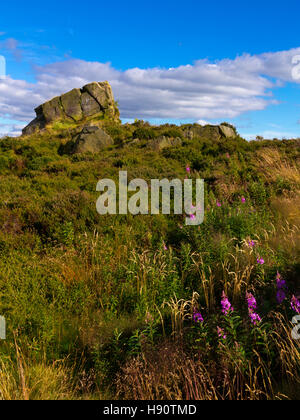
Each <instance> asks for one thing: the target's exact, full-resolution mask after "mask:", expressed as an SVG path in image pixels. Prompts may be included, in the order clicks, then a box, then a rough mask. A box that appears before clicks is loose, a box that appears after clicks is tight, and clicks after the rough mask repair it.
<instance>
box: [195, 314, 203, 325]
mask: <svg viewBox="0 0 300 420" xmlns="http://www.w3.org/2000/svg"><path fill="white" fill-rule="evenodd" d="M193 321H194V322H196V323H202V322H204V319H203V316H202V315H201V313H200V312H194V313H193Z"/></svg>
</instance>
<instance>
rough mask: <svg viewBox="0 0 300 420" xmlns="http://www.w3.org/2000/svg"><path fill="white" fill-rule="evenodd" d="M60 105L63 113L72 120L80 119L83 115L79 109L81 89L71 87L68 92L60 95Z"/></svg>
mask: <svg viewBox="0 0 300 420" xmlns="http://www.w3.org/2000/svg"><path fill="white" fill-rule="evenodd" d="M60 101H61V105H62V107H63V111H64V113H65V115H66V116H67V117H69V118H72V120H74V121H80V120H81V119H82V117H83V113H82V109H81V91H80V89H73V90H71V91H70V92H67V93H65V94H64V95H61V97H60Z"/></svg>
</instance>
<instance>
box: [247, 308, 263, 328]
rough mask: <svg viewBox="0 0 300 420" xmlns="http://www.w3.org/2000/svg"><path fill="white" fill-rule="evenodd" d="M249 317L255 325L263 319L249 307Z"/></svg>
mask: <svg viewBox="0 0 300 420" xmlns="http://www.w3.org/2000/svg"><path fill="white" fill-rule="evenodd" d="M249 317H250V320H251V322H252V324H253V325H257V324H258V323H259V322H260V321H261V317H260V316H259V315H258V314H257V313H256V312H254V311H252V310H251V309H249Z"/></svg>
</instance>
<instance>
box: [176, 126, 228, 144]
mask: <svg viewBox="0 0 300 420" xmlns="http://www.w3.org/2000/svg"><path fill="white" fill-rule="evenodd" d="M184 136H185V137H186V138H187V139H189V140H192V139H193V138H194V137H200V138H207V139H211V140H216V141H218V140H221V139H222V138H231V137H235V136H236V132H235V130H234V128H233V127H229V126H227V125H223V124H222V125H204V126H201V125H197V124H194V125H193V126H191V127H189V128H188V129H186V130H185V132H184Z"/></svg>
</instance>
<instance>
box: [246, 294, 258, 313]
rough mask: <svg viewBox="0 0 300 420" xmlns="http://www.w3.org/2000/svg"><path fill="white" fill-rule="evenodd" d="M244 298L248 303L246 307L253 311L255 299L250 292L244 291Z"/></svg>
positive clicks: (255, 305)
mask: <svg viewBox="0 0 300 420" xmlns="http://www.w3.org/2000/svg"><path fill="white" fill-rule="evenodd" d="M246 300H247V304H248V309H249V310H251V311H254V310H255V309H256V307H257V303H256V299H255V297H254V296H253V295H252V293H248V292H246Z"/></svg>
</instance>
